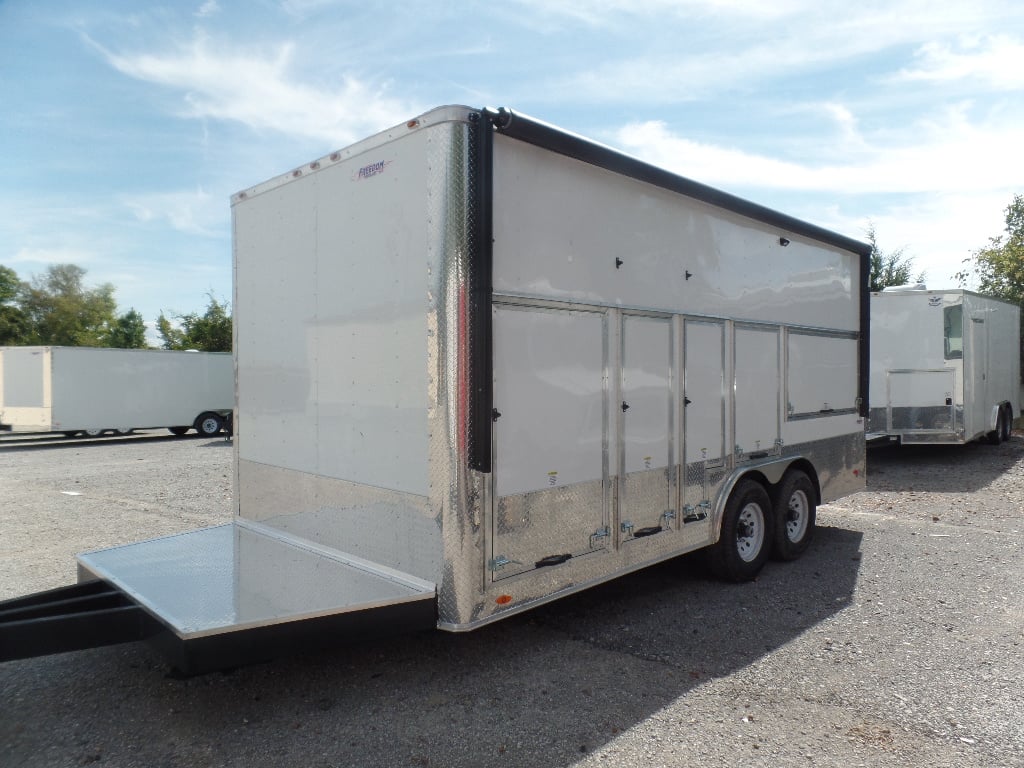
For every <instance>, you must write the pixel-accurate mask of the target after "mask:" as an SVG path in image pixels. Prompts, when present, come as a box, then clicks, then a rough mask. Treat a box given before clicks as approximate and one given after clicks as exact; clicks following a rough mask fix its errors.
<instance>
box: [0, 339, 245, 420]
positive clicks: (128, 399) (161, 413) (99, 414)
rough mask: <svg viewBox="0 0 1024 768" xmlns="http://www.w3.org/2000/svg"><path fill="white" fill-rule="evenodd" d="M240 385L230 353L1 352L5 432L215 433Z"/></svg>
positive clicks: (84, 349) (41, 349)
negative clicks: (162, 430) (150, 430)
mask: <svg viewBox="0 0 1024 768" xmlns="http://www.w3.org/2000/svg"><path fill="white" fill-rule="evenodd" d="M234 382H235V375H234V365H233V362H232V358H231V355H230V354H228V353H218V352H172V351H165V350H155V349H105V348H98V347H0V431H8V432H63V433H65V434H66V435H68V436H73V435H77V434H81V433H86V434H91V435H98V434H101V433H103V432H107V431H113V432H117V433H120V434H126V433H128V432H130V431H131V430H132V429H146V428H158V427H167V428H168V429H170V430H171V431H172V432H174V433H176V434H184V433H185V432H187V431H188V430H189V429H191V428H195V429H196V431H197V432H200V433H201V434H206V435H213V434H217V433H218V432H220V430H221V428H222V427H223V426H224V424H225V420H226V417H227V416H228V415H230V413H231V410H232V408H233V407H234V399H235V398H234V386H235V383H234Z"/></svg>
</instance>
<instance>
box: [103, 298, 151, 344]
mask: <svg viewBox="0 0 1024 768" xmlns="http://www.w3.org/2000/svg"><path fill="white" fill-rule="evenodd" d="M106 345H107V346H108V347H117V348H118V349H145V348H146V347H148V346H149V345H148V344H147V343H146V321H145V320H143V319H142V315H140V314H139V313H138V312H136V311H135V308H134V307H133V308H132V309H130V310H128V311H127V312H125V313H124V314H123V315H120V316H119V317H118V318H117V320H115V321H114V324H113V325H112V326H111V327H110V330H109V331H108V332H107V338H106Z"/></svg>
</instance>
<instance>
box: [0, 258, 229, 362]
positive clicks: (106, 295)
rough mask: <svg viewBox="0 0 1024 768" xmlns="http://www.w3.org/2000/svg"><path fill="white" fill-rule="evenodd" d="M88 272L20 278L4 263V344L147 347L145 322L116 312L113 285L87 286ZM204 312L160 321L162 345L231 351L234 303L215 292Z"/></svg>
mask: <svg viewBox="0 0 1024 768" xmlns="http://www.w3.org/2000/svg"><path fill="white" fill-rule="evenodd" d="M85 275H86V270H84V269H83V268H82V267H79V266H77V265H75V264H52V265H50V266H49V267H47V268H46V271H45V272H44V273H43V274H41V275H34V276H33V277H32V278H31V279H30V280H27V281H26V280H21V279H20V278H19V277H18V274H17V272H15V271H14V270H13V269H11V268H10V267H6V266H3V265H0V346H30V345H32V346H34V345H46V346H62V347H117V348H120V349H146V348H147V347H149V346H150V345H149V343H148V342H147V341H146V321H145V319H144V318H143V317H142V315H141V314H140V313H139V312H137V311H136V310H135V309H134V308H132V309H129V310H128V311H127V312H125V313H123V314H118V312H117V302H116V301H115V300H114V286H113V285H112V284H111V283H103V284H101V285H97V286H93V287H87V286H86V285H85ZM208 298H209V303H208V304H207V307H206V311H205V312H203V313H202V314H198V313H194V312H193V313H189V314H184V315H172V316H171V317H168V316H167V315H165V314H164V313H163V312H161V313H160V316H159V317H158V318H157V320H156V330H157V333H158V334H159V336H160V339H161V344H160V345H159V346H160V347H161V348H162V349H197V350H201V351H204V352H230V351H231V338H232V335H231V312H230V307H229V306H228V305H227V304H226V303H224V302H219V301H217V299H216V298H214V296H213V295H212V294H211V295H210V296H209V297H208Z"/></svg>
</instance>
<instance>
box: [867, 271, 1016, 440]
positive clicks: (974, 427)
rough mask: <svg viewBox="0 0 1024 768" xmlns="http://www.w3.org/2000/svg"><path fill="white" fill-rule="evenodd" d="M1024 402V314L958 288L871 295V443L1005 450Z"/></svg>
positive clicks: (899, 289)
mask: <svg viewBox="0 0 1024 768" xmlns="http://www.w3.org/2000/svg"><path fill="white" fill-rule="evenodd" d="M1019 397H1020V308H1019V307H1017V306H1016V305H1014V304H1008V303H1006V302H1004V301H999V300H998V299H993V298H990V297H988V296H981V295H979V294H977V293H972V292H970V291H965V290H959V289H950V290H931V291H930V290H927V289H926V288H925V287H923V286H921V287H900V288H896V289H886V290H883V291H880V292H876V293H872V294H871V386H870V402H871V413H870V419H869V426H868V439H869V440H872V441H874V439H876V438H880V439H886V438H888V439H890V440H899V441H900V442H902V443H946V444H962V443H966V442H969V441H971V440H976V439H978V438H980V437H985V438H987V439H988V440H989V441H990V442H993V443H998V442H1000V441H1002V440H1005V439H1007V438H1008V437H1009V436H1010V429H1011V427H1012V424H1013V419H1014V416H1016V415H1019V413H1020V403H1019Z"/></svg>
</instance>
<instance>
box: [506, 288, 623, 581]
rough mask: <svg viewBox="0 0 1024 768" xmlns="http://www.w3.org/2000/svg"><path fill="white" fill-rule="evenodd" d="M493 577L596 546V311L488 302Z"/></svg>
mask: <svg viewBox="0 0 1024 768" xmlns="http://www.w3.org/2000/svg"><path fill="white" fill-rule="evenodd" d="M493 321H494V329H493V338H494V409H495V419H496V420H495V423H494V471H493V473H492V476H493V483H494V485H493V491H492V493H493V521H494V522H493V532H492V539H491V540H492V546H491V556H490V558H489V570H490V572H491V577H492V578H494V579H500V578H505V577H508V576H514V575H515V574H517V573H522V572H524V571H529V570H532V569H534V568H538V567H544V566H545V565H550V564H557V563H558V562H564V560H565V559H569V558H571V557H577V556H579V555H583V554H586V553H588V552H591V551H593V550H595V549H603V548H604V547H605V545H606V544H607V542H608V536H607V522H606V520H607V512H606V510H607V486H608V480H607V478H608V458H607V455H608V415H607V414H608V407H607V402H608V401H607V377H606V375H605V371H606V368H607V359H606V357H607V356H606V348H607V329H606V317H605V313H603V312H596V311H580V310H569V309H553V308H548V307H537V306H528V305H517V304H508V305H502V304H496V305H495V307H494V309H493Z"/></svg>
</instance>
